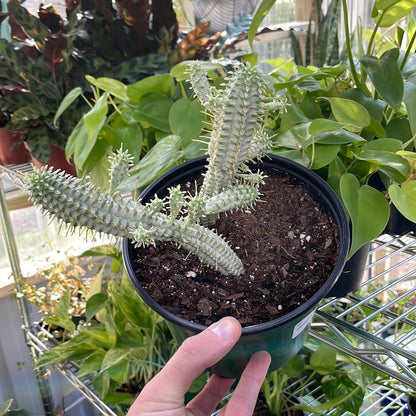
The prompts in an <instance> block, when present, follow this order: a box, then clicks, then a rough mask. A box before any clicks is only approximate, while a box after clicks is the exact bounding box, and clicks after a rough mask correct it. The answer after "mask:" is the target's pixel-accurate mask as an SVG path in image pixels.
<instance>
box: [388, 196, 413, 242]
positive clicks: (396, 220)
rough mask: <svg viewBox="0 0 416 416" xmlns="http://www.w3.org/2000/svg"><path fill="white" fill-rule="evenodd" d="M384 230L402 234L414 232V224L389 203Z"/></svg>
mask: <svg viewBox="0 0 416 416" xmlns="http://www.w3.org/2000/svg"><path fill="white" fill-rule="evenodd" d="M384 232H385V233H387V234H392V235H403V234H407V233H410V232H413V233H416V224H415V223H414V222H412V221H410V220H408V219H407V218H406V217H405V216H404V215H403V214H402V213H401V212H400V211H399V210H398V209H397V208H396V207H395V206H394V205H393V204H391V205H390V216H389V221H388V223H387V225H386V228H385V230H384Z"/></svg>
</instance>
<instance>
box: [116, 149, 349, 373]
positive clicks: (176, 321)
mask: <svg viewBox="0 0 416 416" xmlns="http://www.w3.org/2000/svg"><path fill="white" fill-rule="evenodd" d="M205 165H206V158H204V157H202V158H197V159H193V160H190V161H188V162H185V163H183V164H181V165H179V166H177V167H175V168H173V169H171V170H169V171H168V172H166V173H165V174H164V175H162V176H161V177H159V178H158V179H157V180H156V181H154V182H153V183H152V184H151V185H150V186H148V187H147V188H146V189H145V191H144V192H143V193H142V194H141V195H140V198H141V199H142V200H143V202H147V201H149V200H151V199H152V198H153V196H154V195H155V194H157V195H158V196H159V197H163V196H165V194H166V192H167V191H166V190H167V188H169V187H171V186H173V185H177V184H180V183H185V182H187V181H193V180H195V179H196V178H197V177H199V176H200V175H201V173H202V172H204V171H205ZM258 168H259V169H260V170H261V171H263V172H265V173H266V174H268V175H270V174H272V173H273V174H276V175H282V176H283V175H285V176H286V175H289V176H290V177H291V178H293V180H294V181H296V182H297V183H302V184H303V185H304V186H305V187H306V188H307V189H308V190H309V192H310V193H311V195H312V196H313V197H314V198H315V200H317V201H319V202H320V204H321V206H322V207H323V209H324V210H326V211H327V213H328V214H329V215H330V216H331V217H332V218H333V219H334V221H335V223H336V225H337V226H338V231H339V236H340V250H339V255H338V258H337V261H336V264H335V267H334V270H333V271H332V273H331V275H330V276H328V280H327V281H326V282H325V283H324V284H323V285H322V287H321V288H320V289H319V290H318V291H317V292H316V293H315V294H314V295H313V296H312V297H311V298H310V299H308V300H307V301H306V302H305V303H304V304H302V305H301V306H299V307H298V308H297V309H295V310H293V311H291V312H290V313H288V314H287V315H285V316H282V317H279V318H277V319H274V320H272V321H270V322H266V323H262V324H259V325H254V326H250V327H245V328H243V331H242V336H241V339H240V340H239V341H238V343H237V344H236V345H235V347H234V348H233V349H232V350H231V351H230V353H229V354H227V356H226V357H224V358H223V359H222V360H221V361H220V362H219V363H217V364H216V365H214V366H213V368H212V371H213V372H214V373H216V374H219V375H221V376H223V377H230V378H238V377H239V376H240V374H241V372H242V370H243V369H244V367H245V366H246V364H247V362H248V360H249V358H250V357H251V355H252V354H253V353H254V352H256V351H261V350H267V351H269V353H270V354H271V356H272V363H271V365H270V369H269V370H270V371H273V370H276V369H277V368H280V367H281V366H283V365H284V364H286V363H287V362H288V361H289V360H290V359H291V358H292V357H293V356H295V355H296V353H297V352H298V351H299V349H300V348H301V347H302V345H303V343H304V340H305V338H306V336H307V332H308V329H309V327H310V323H311V321H312V317H313V314H314V312H315V309H316V306H317V304H318V303H319V302H320V301H321V300H322V299H323V298H324V297H325V296H326V294H327V293H328V292H329V290H330V289H331V288H332V286H333V285H334V283H335V282H336V280H337V279H338V277H339V276H340V274H341V272H342V270H343V268H344V264H345V261H346V258H347V255H348V250H349V241H350V236H349V227H348V220H347V217H346V214H345V211H344V209H343V207H342V204H341V202H340V201H339V199H338V197H337V196H336V194H335V193H334V192H333V191H332V189H331V188H330V187H329V186H328V185H327V183H326V182H325V181H324V180H323V179H321V178H320V177H319V176H318V175H317V174H315V173H314V172H312V171H310V170H308V169H306V168H305V167H303V166H301V165H299V164H298V163H295V162H293V161H290V160H288V159H284V158H282V157H279V156H275V155H270V158H265V160H264V162H263V163H261V164H259V165H258ZM135 256H136V249H135V248H134V243H132V242H131V241H130V240H128V239H125V240H124V241H123V257H124V262H125V266H126V269H127V272H128V274H129V277H130V279H131V281H132V283H133V285H134V287H135V288H136V290H137V291H138V293H139V295H140V296H141V297H142V298H143V300H144V301H145V302H146V303H147V304H148V305H149V306H150V307H151V308H152V309H153V310H155V311H156V312H157V313H159V314H160V315H161V316H163V317H164V318H165V319H166V320H167V321H168V323H169V324H170V327H171V329H172V332H173V333H174V334H175V335H176V336H177V338H178V340H179V341H182V340H184V339H185V338H186V337H188V336H191V335H195V334H197V333H199V332H201V331H202V330H204V329H205V327H204V326H203V325H199V324H195V323H192V322H189V321H186V320H185V319H182V318H179V317H177V316H175V315H173V314H172V313H171V312H169V311H167V310H166V309H164V308H163V305H159V304H157V303H156V302H155V301H154V300H153V299H152V298H151V297H150V296H149V294H148V293H147V292H146V291H145V290H144V289H143V287H142V285H141V284H140V282H139V281H138V279H137V277H136V274H135V272H134V269H133V263H134V259H135Z"/></svg>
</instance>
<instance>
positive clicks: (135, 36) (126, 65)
mask: <svg viewBox="0 0 416 416" xmlns="http://www.w3.org/2000/svg"><path fill="white" fill-rule="evenodd" d="M144 3H145V2H143V7H141V8H136V6H134V7H133V6H132V3H131V2H129V1H127V2H124V3H123V6H121V5H118V6H117V10H116V7H115V6H114V5H112V4H110V3H105V2H104V1H99V2H97V3H96V4H95V5H94V6H92V5H91V4H87V3H85V2H73V3H71V5H70V6H68V7H67V9H66V10H67V16H66V19H64V18H61V16H59V15H58V14H57V13H56V11H55V10H54V8H53V7H52V6H50V7H44V6H42V5H41V6H40V9H39V17H36V16H34V15H31V14H30V13H29V12H28V11H27V10H26V9H25V8H24V7H23V6H21V5H19V4H17V3H8V6H7V7H8V16H9V24H10V26H11V30H12V35H13V40H12V41H11V42H8V41H7V40H5V39H2V40H1V42H0V63H1V65H0V66H1V70H0V86H1V88H2V90H4V89H7V90H15V94H14V95H13V97H11V96H9V95H8V94H7V95H5V94H3V95H2V96H1V97H0V109H1V110H2V111H5V112H7V113H8V114H10V120H8V122H7V128H8V129H9V130H15V131H17V132H19V133H20V134H21V135H22V136H21V139H20V140H22V141H25V142H26V144H27V146H28V147H29V149H30V151H31V152H32V155H33V157H34V158H35V159H36V160H38V161H39V162H41V163H49V164H51V163H50V161H49V157H50V154H51V151H55V150H57V149H60V150H61V151H62V150H63V149H65V146H66V143H67V138H68V137H69V136H70V134H71V131H72V130H73V129H74V127H75V126H76V124H77V123H78V121H79V120H80V118H81V117H82V115H83V114H84V113H86V112H88V109H89V106H88V105H87V103H86V102H85V101H83V100H79V101H77V102H76V103H72V105H71V111H67V112H65V113H64V114H63V115H61V117H60V118H59V120H55V122H54V118H55V115H56V112H57V109H58V107H59V105H60V104H61V102H62V100H63V98H64V97H65V96H66V95H67V94H68V93H69V92H70V91H71V90H72V89H73V88H74V87H79V88H80V89H81V90H82V92H83V94H84V95H85V96H86V97H88V101H89V100H90V98H91V97H92V95H91V92H90V84H89V83H88V82H87V80H86V79H85V75H87V74H89V75H91V76H93V77H98V76H102V77H105V76H111V77H115V78H116V79H117V80H121V81H124V82H128V83H134V82H136V81H138V80H139V79H142V78H145V77H147V76H149V75H153V74H155V73H161V72H165V73H166V72H168V71H169V68H170V67H171V65H173V64H172V62H176V61H175V60H173V58H172V59H171V60H169V58H170V55H171V54H172V53H173V51H174V50H175V48H178V49H179V48H180V50H181V51H182V53H181V54H179V55H178V56H176V55H175V56H176V58H175V59H176V60H180V59H186V58H188V57H189V55H188V52H187V49H186V47H185V46H186V42H185V41H183V42H180V43H179V44H177V43H176V40H177V22H176V16H175V14H174V12H173V8H172V4H171V1H170V0H167V1H163V0H161V1H159V2H153V3H152V6H151V8H149V9H148V8H147V7H145V4H144ZM48 161H49V162H48ZM71 168H72V173H74V167H73V166H72V167H71Z"/></svg>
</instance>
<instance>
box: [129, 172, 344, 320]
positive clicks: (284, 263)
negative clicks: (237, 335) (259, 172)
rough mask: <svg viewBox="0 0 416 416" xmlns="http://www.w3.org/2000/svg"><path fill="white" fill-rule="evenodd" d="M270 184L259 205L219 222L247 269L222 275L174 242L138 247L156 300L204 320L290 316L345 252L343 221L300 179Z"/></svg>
mask: <svg viewBox="0 0 416 416" xmlns="http://www.w3.org/2000/svg"><path fill="white" fill-rule="evenodd" d="M265 182H266V184H265V185H262V187H261V188H260V191H261V193H262V197H261V200H260V201H258V202H257V203H256V205H255V207H253V208H250V209H245V210H242V211H235V212H233V213H231V214H230V213H229V214H227V215H222V216H221V218H220V219H219V220H218V221H217V223H216V224H215V228H216V229H217V231H218V233H219V234H221V235H223V236H224V237H225V239H226V240H227V241H228V242H229V243H230V245H231V247H233V249H234V250H235V251H236V253H237V254H238V255H239V257H240V259H241V260H242V262H243V264H244V267H245V273H244V274H242V275H240V276H223V275H221V274H220V273H219V272H217V271H215V270H213V269H211V268H210V267H208V266H207V265H205V264H201V262H200V261H199V260H198V258H197V257H196V256H194V255H193V254H190V253H188V252H187V251H186V250H182V249H178V247H176V246H175V245H173V244H170V243H159V242H158V243H157V245H156V247H153V246H151V247H146V248H140V249H139V250H138V253H140V254H138V255H137V260H136V263H135V265H134V267H135V271H136V275H137V277H138V279H139V281H140V283H141V284H142V285H143V287H144V288H145V289H146V290H147V292H148V293H149V294H150V295H151V296H152V297H153V299H155V301H156V302H157V303H159V304H160V305H162V306H163V307H164V308H165V309H167V310H169V311H170V312H172V313H174V314H175V315H178V316H180V317H182V318H184V319H187V320H188V321H192V322H196V323H199V324H202V325H210V324H211V323H212V322H214V321H217V320H218V319H220V318H221V317H224V316H230V315H231V316H234V317H235V318H237V319H238V320H239V321H240V323H241V324H242V325H243V326H250V325H254V324H259V323H262V322H267V321H270V320H271V319H275V318H277V317H279V316H282V315H285V314H287V313H288V312H289V311H292V310H293V309H295V308H297V307H298V306H299V305H301V304H302V303H304V302H305V301H306V300H307V299H309V298H310V297H311V296H312V295H313V294H314V293H315V292H316V291H317V290H318V289H319V288H320V287H321V285H322V283H323V282H324V281H325V280H326V279H327V278H328V276H329V274H330V273H331V271H332V270H333V268H334V265H335V262H336V258H337V254H338V250H339V238H338V231H337V226H336V224H335V223H334V221H333V219H332V218H330V217H329V216H328V215H327V214H326V213H325V212H323V211H322V209H321V207H320V204H319V202H318V201H314V200H313V198H312V197H311V196H310V194H309V192H308V191H307V190H306V189H305V187H304V186H302V185H301V184H296V183H291V181H290V180H289V178H287V177H283V178H282V177H279V176H269V177H267V178H266V180H265Z"/></svg>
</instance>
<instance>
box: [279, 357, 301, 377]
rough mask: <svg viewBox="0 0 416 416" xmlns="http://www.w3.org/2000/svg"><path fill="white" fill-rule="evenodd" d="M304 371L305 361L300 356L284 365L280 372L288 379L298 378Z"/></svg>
mask: <svg viewBox="0 0 416 416" xmlns="http://www.w3.org/2000/svg"><path fill="white" fill-rule="evenodd" d="M304 369H305V359H304V357H303V356H302V355H301V354H297V355H295V356H294V357H293V358H292V359H291V360H290V361H289V362H288V363H286V364H285V365H284V366H283V367H282V370H283V371H284V372H285V373H286V374H287V376H288V377H299V376H300V375H301V374H302V372H303V370H304Z"/></svg>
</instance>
